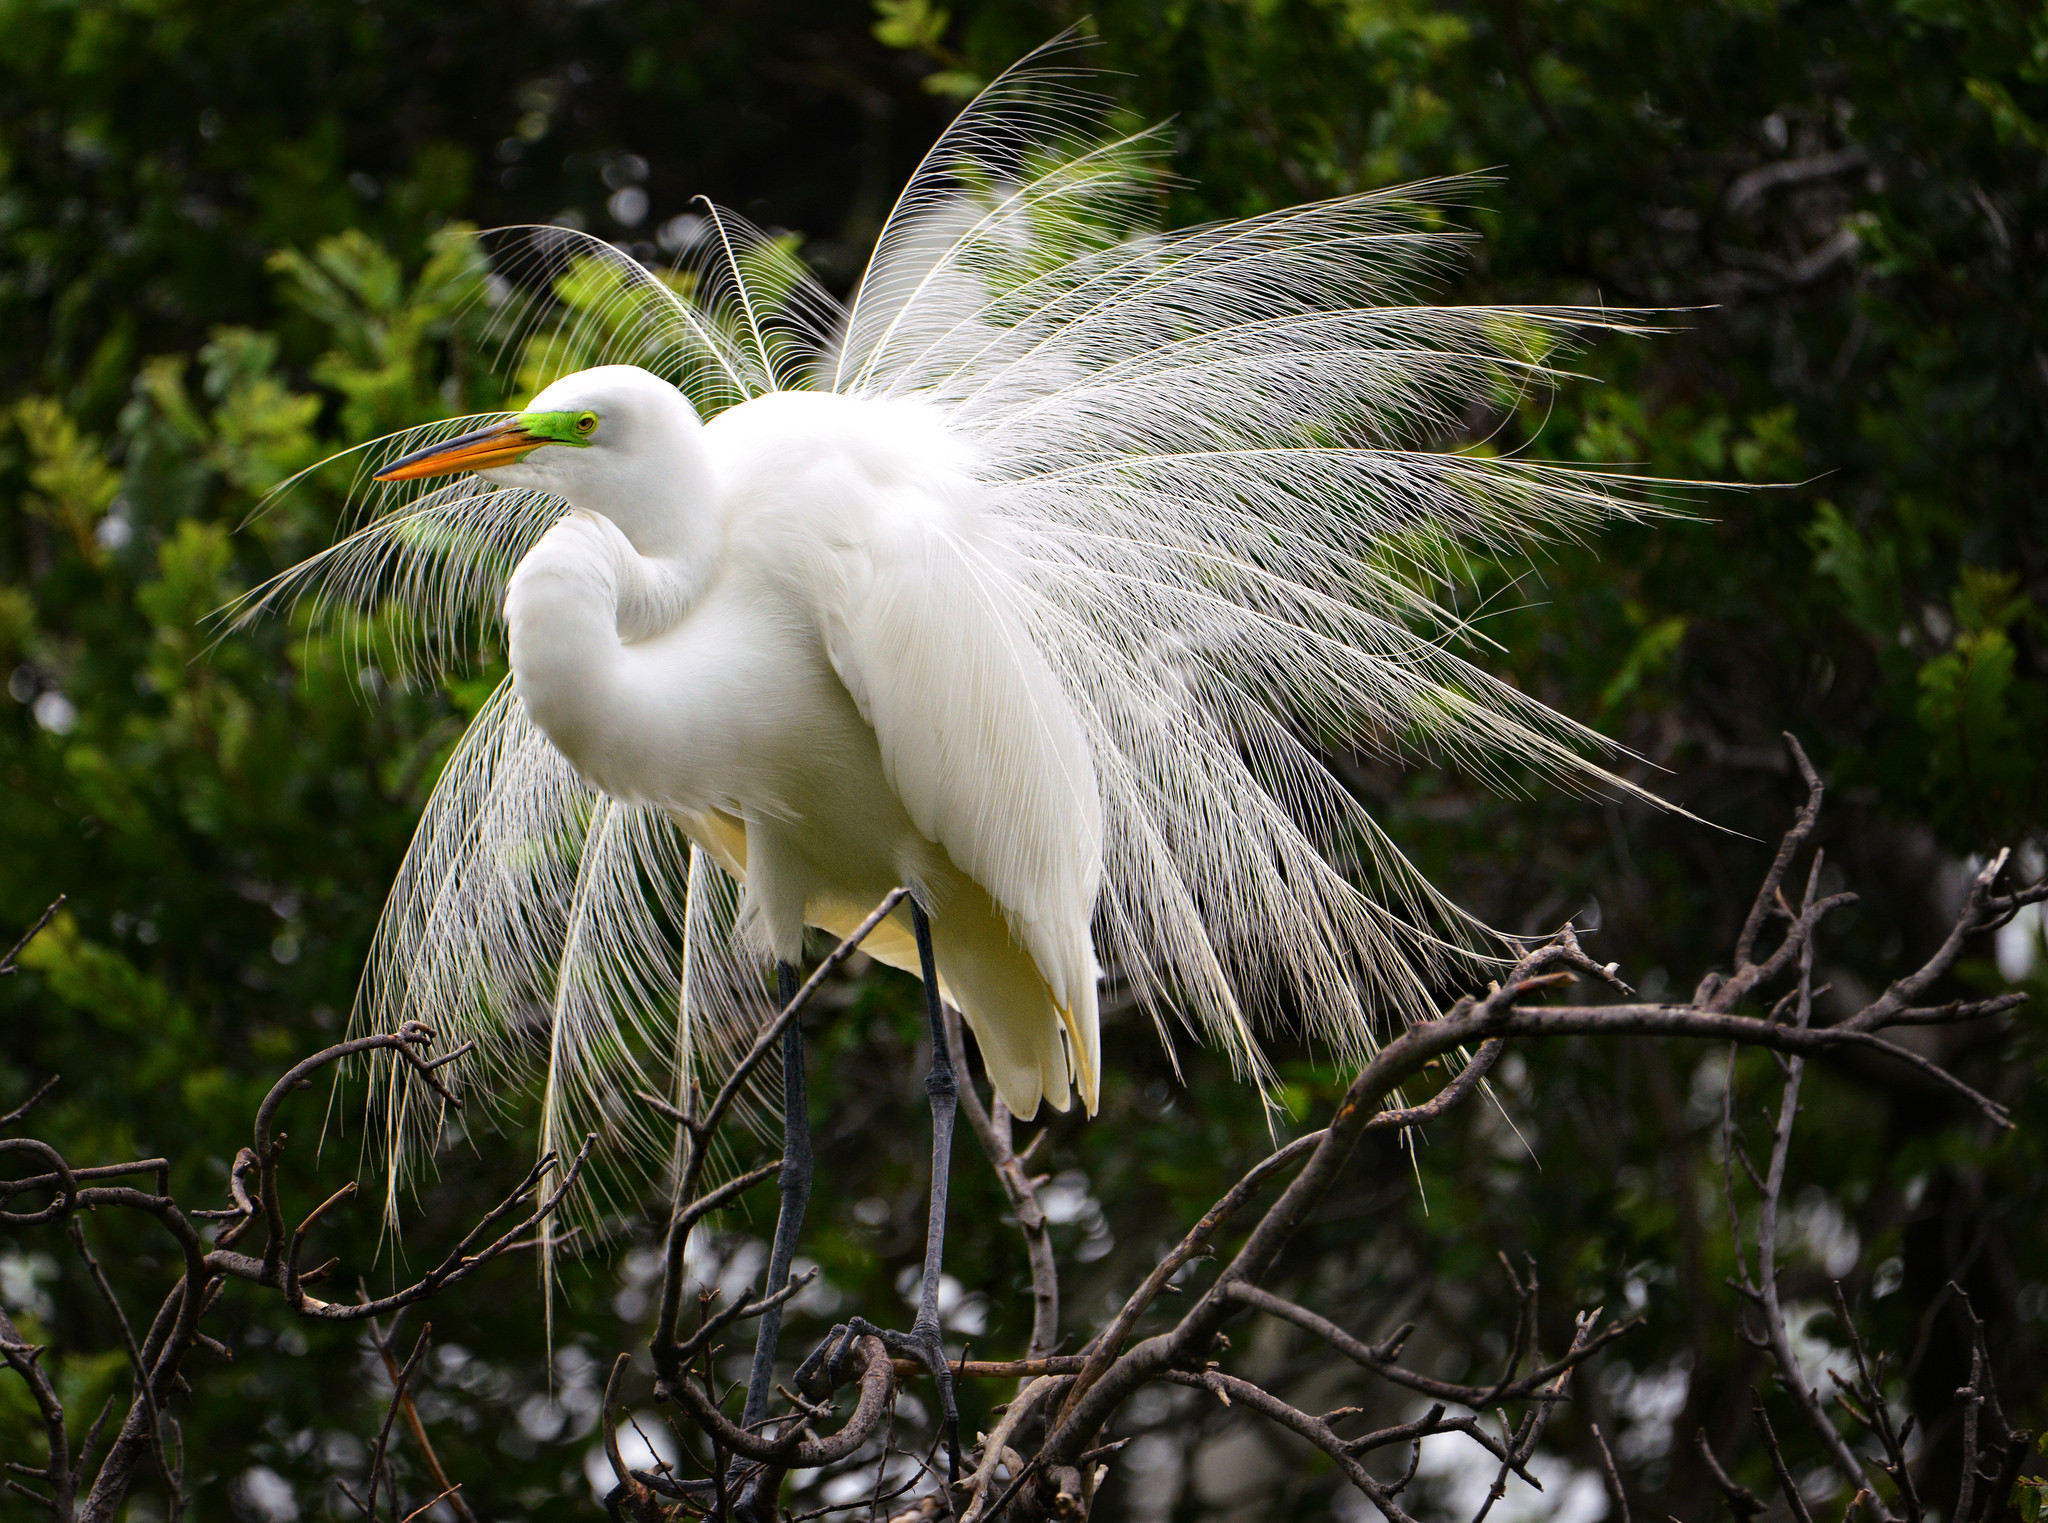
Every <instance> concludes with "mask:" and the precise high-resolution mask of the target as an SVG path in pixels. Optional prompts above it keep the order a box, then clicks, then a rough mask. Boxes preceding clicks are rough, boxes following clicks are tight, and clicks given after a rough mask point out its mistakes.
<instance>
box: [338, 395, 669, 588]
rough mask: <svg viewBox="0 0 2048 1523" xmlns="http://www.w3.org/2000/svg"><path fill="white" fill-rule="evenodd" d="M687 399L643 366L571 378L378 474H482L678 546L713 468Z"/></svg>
mask: <svg viewBox="0 0 2048 1523" xmlns="http://www.w3.org/2000/svg"><path fill="white" fill-rule="evenodd" d="M702 428H703V425H702V423H701V422H700V421H699V419H698V417H697V410H696V409H695V408H694V407H692V406H691V405H690V402H689V399H688V398H687V397H685V396H684V395H683V394H682V393H681V392H680V391H678V390H676V388H675V387H673V386H671V385H670V384H669V383H668V382H667V381H664V380H663V379H661V377H660V376H657V375H655V374H654V373H653V372H651V371H647V370H642V369H641V368H640V367H639V366H638V365H599V366H597V367H596V368H595V369H591V370H579V371H577V372H576V373H575V374H574V375H566V376H563V377H562V379H560V380H559V381H556V382H555V383H554V384H553V385H551V386H548V387H546V388H545V389H544V390H542V391H540V392H539V393H537V394H536V395H535V396H534V398H533V400H532V401H530V402H528V403H527V404H526V408H525V410H524V411H522V412H518V413H515V414H514V415H513V416H512V417H510V418H507V419H505V420H504V421H502V422H499V423H493V424H490V425H488V426H487V427H484V428H479V429H474V430H472V431H471V432H469V433H466V434H461V435H458V436H457V437H455V438H453V439H448V440H445V441H443V442H442V443H440V444H436V445H433V446H432V447H430V448H428V449H423V450H419V451H416V452H415V453H413V454H410V455H407V456H405V457H404V458H403V459H401V460H395V461H393V462H392V463H391V464H390V465H388V466H386V467H385V468H384V469H383V470H381V471H379V472H378V473H377V479H378V480H379V481H417V480H421V479H423V478H425V477H430V476H448V475H453V474H455V473H456V472H458V471H474V472H475V473H476V474H477V475H479V476H481V477H483V478H484V480H486V481H489V482H492V483H494V484H496V485H498V486H507V487H530V488H534V489H537V490H539V491H543V492H551V493H553V494H554V495H555V496H557V497H562V498H565V499H567V500H568V502H569V504H570V506H572V507H576V508H580V509H582V510H584V511H585V512H589V513H601V514H603V515H604V516H605V517H606V518H609V519H610V520H611V521H612V522H613V523H615V524H617V525H618V526H619V528H620V529H622V530H623V531H624V532H625V535H626V537H627V538H628V539H630V540H631V541H632V542H633V543H634V545H635V546H636V547H637V548H638V549H639V550H640V551H641V553H643V554H647V555H663V554H668V553H670V552H671V551H672V550H673V549H674V547H675V543H676V541H677V540H678V538H679V533H680V531H681V529H682V528H683V525H682V523H681V522H680V519H681V518H682V517H683V516H684V515H687V514H689V513H690V511H691V510H692V509H693V508H696V507H699V506H700V505H701V504H702V499H703V497H704V496H706V495H707V494H708V492H709V490H710V468H709V465H708V462H707V461H706V459H705V456H704V449H703V444H702V441H701V439H700V437H699V436H700V434H701V432H702Z"/></svg>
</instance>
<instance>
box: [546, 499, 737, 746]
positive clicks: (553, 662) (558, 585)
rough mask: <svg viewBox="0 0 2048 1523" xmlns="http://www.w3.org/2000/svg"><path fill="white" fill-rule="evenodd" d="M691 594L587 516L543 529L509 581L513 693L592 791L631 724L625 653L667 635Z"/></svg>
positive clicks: (671, 565)
mask: <svg viewBox="0 0 2048 1523" xmlns="http://www.w3.org/2000/svg"><path fill="white" fill-rule="evenodd" d="M682 564H685V565H686V564H687V563H682ZM700 564H707V563H701V562H700ZM695 591H696V588H695V585H693V580H686V576H685V574H683V573H682V572H681V571H680V570H679V563H677V562H671V561H663V560H656V559H653V558H651V557H648V556H645V555H642V554H641V553H640V552H639V550H637V549H636V548H635V547H634V545H633V544H632V543H631V542H630V541H629V540H628V539H627V538H626V536H625V533H624V532H623V531H622V530H621V529H620V528H619V527H618V526H617V525H615V524H613V523H612V522H610V521H609V520H607V519H604V518H599V517H598V516H596V515H595V514H592V513H585V512H575V513H571V514H569V515H568V516H567V517H566V518H564V519H563V520H562V521H561V522H560V523H558V524H556V525H555V526H554V527H553V528H551V529H549V530H548V532H547V533H546V534H544V535H542V536H541V538H540V541H539V543H537V544H536V545H535V546H534V547H533V549H532V550H530V551H528V552H527V554H526V557H525V559H523V560H522V561H520V563H519V568H518V570H516V571H515V572H513V574H512V581H511V584H510V586H509V587H508V588H507V589H506V593H505V624H506V633H507V636H508V644H509V646H510V655H511V658H512V680H513V687H514V690H515V691H516V692H517V693H518V694H519V697H520V699H521V701H523V702H524V703H525V704H526V708H527V712H528V713H529V714H531V715H532V716H533V719H534V722H535V723H536V724H538V725H539V726H540V727H541V729H542V730H544V731H545V732H546V733H547V736H548V738H549V739H550V740H552V741H554V743H555V744H556V745H557V746H558V747H559V748H560V749H561V750H562V752H563V754H565V755H566V756H567V757H568V758H569V760H570V761H571V762H573V763H574V764H575V765H576V766H577V768H578V769H579V770H580V771H582V772H583V773H584V775H585V776H587V777H589V778H590V779H591V780H592V781H593V782H596V783H597V784H598V785H599V786H600V787H603V786H605V777H604V774H605V773H606V771H607V770H608V769H607V768H606V766H605V760H606V758H607V757H608V756H609V755H610V753H611V752H612V749H613V747H614V744H615V740H616V735H617V731H618V729H619V726H620V725H621V723H622V722H625V721H627V720H629V719H630V716H629V715H626V714H624V713H622V712H621V710H622V706H624V705H625V704H626V703H627V701H628V700H629V699H630V698H631V697H632V696H633V695H632V694H631V693H629V692H626V691H624V690H623V689H622V687H621V685H620V681H619V677H618V667H619V661H620V657H621V654H622V652H623V650H624V647H625V646H626V644H628V643H629V642H632V641H637V640H642V639H646V638H648V637H649V636H651V635H655V634H659V633H660V632H662V631H663V630H666V629H669V628H672V627H673V626H674V625H675V624H676V623H678V622H679V621H680V620H681V619H682V617H683V616H684V614H685V613H687V612H688V610H689V606H690V603H691V601H692V598H693V597H694V594H695Z"/></svg>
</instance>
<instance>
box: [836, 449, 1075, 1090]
mask: <svg viewBox="0 0 2048 1523" xmlns="http://www.w3.org/2000/svg"><path fill="white" fill-rule="evenodd" d="M920 458H923V457H922V456H920ZM973 495H974V489H973V487H972V484H971V483H970V482H967V481H964V480H963V481H958V482H954V483H951V484H950V489H949V488H948V487H946V486H941V485H938V484H935V483H933V482H932V481H930V480H923V481H918V482H916V483H914V484H902V485H899V486H896V487H894V488H891V489H887V490H881V491H877V492H874V493H872V494H869V499H868V500H867V501H866V502H865V503H864V504H863V509H864V510H863V511H862V512H861V513H860V514H859V515H858V518H857V521H856V523H857V527H856V529H855V531H854V532H849V533H845V534H842V535H838V536H833V537H832V539H831V541H830V542H829V543H827V544H825V545H824V547H823V548H822V549H820V550H819V552H818V553H817V555H816V558H815V564H814V567H813V572H812V575H811V576H810V577H809V578H808V582H809V587H808V589H807V590H808V591H809V594H810V598H811V602H812V606H813V611H814V614H815V616H816V618H817V622H818V627H819V628H820V630H821V631H822V633H823V635H824V640H825V645H826V649H827V652H828V653H829V655H830V657H831V661H832V665H833V669H834V670H835V671H836V672H837V673H838V674H839V678H840V680H841V681H842V682H844V683H845V684H846V687H847V690H848V691H849V692H850V693H851V694H852V695H853V698H854V701H855V703H857V704H858V705H859V706H860V710H861V713H862V714H863V715H864V716H865V717H866V719H867V721H868V723H869V724H870V725H872V726H873V727H874V731H875V737H876V740H877V741H878V742H879V744H880V747H881V753H882V765H883V769H884V772H885V774H886V776H887V778H888V781H889V784H890V786H891V787H892V788H893V789H894V790H895V793H896V796H897V797H898V798H899V799H900V800H901V801H902V803H903V806H904V809H905V810H906V812H907V813H908V814H909V816H910V819H911V822H912V823H913V824H914V825H916V826H917V828H918V830H919V831H921V832H922V833H923V834H924V835H925V836H927V837H928V838H929V839H931V840H933V841H936V842H937V843H938V844H939V845H941V846H943V847H944V848H945V849H946V852H947V854H948V855H949V856H951V857H952V859H953V862H954V864H955V865H956V866H958V867H959V868H960V870H961V871H963V872H965V873H966V874H967V875H968V876H969V877H970V878H972V879H973V880H974V881H975V882H976V883H977V884H979V885H980V886H981V888H982V889H983V890H984V891H986V893H987V894H988V895H989V897H990V898H991V899H992V900H993V901H994V902H995V905H996V906H997V908H998V909H999V910H1000V912H1001V914H1002V917H1003V919H1004V920H1005V921H1006V922H1007V923H1008V926H1009V929H1010V933H1011V935H1012V936H1013V937H1014V938H1015V940H1016V942H1017V943H1018V944H1019V945H1020V946H1022V947H1023V948H1024V949H1025V950H1026V951H1027V952H1029V954H1030V955H1031V958H1032V961H1033V962H1034V963H1036V964H1037V967H1038V971H1039V975H1040V976H1041V977H1042V978H1043V980H1044V982H1045V985H1046V989H1047V992H1048V993H1049V994H1050V996H1051V998H1052V1002H1053V1004H1054V1005H1055V1006H1056V1007H1057V1008H1058V1009H1059V1010H1060V1012H1061V1013H1062V1016H1063V1017H1064V1018H1065V1019H1066V1020H1067V1021H1068V1023H1069V1035H1070V1036H1071V1037H1072V1038H1073V1040H1074V1043H1075V1047H1076V1053H1075V1061H1076V1063H1077V1066H1078V1067H1080V1069H1081V1070H1082V1072H1081V1079H1082V1088H1083V1093H1084V1096H1086V1097H1087V1098H1088V1099H1089V1100H1090V1103H1091V1105H1092V1103H1093V1096H1094V1093H1095V1077H1096V1067H1097V1064H1096V1047H1097V1042H1096V1033H1095V1031H1094V1003H1095V1002H1094V998H1093V994H1094V982H1095V977H1096V968H1095V960H1094V953H1093V949H1092V945H1091V942H1090V938H1089V926H1090V920H1091V916H1092V914H1093V911H1094V905H1095V898H1096V892H1097V890H1098V888H1099V887H1100V884H1101V877H1102V811H1101V803H1100V800H1099V797H1098V794H1097V789H1096V779H1095V767H1094V762H1093V759H1092V757H1091V755H1090V751H1089V747H1088V742H1087V737H1086V735H1085V733H1084V731H1083V729H1082V727H1081V724H1080V722H1079V719H1078V717H1077V716H1076V715H1075V713H1074V711H1073V708H1072V706H1071V704H1070V703H1069V702H1068V699H1067V695H1066V692H1065V690H1064V689H1063V688H1062V686H1061V684H1060V682H1059V680H1058V678H1057V677H1056V676H1055V675H1054V673H1053V671H1052V669H1051V667H1050V666H1049V665H1048V664H1047V662H1046V660H1045V658H1044V656H1043V655H1042V654H1041V652H1040V650H1039V648H1038V646H1037V644H1036V642H1035V641H1034V640H1033V638H1032V633H1031V630H1030V628H1029V625H1028V623H1027V621H1026V619H1025V618H1024V616H1023V614H1022V611H1021V609H1020V606H1019V602H1018V598H1019V591H1020V584H1019V582H1018V566H1017V563H1016V558H1015V556H1014V554H1013V553H1012V552H1011V551H1010V550H1009V548H1008V546H1007V545H1006V544H1005V543H1004V542H1003V540H1002V539H1001V538H999V537H998V536H996V535H994V534H992V533H991V532H990V531H989V526H988V525H987V524H986V523H985V522H984V521H983V519H982V517H981V515H980V513H979V511H978V509H977V508H976V506H975V504H974V501H973Z"/></svg>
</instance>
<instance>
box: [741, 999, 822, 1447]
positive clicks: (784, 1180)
mask: <svg viewBox="0 0 2048 1523" xmlns="http://www.w3.org/2000/svg"><path fill="white" fill-rule="evenodd" d="M796 988H797V983H796V969H794V968H792V967H791V966H790V965H789V964H788V963H786V962H779V963H777V964H776V965H775V998H776V1004H777V1007H778V1008H786V1007H787V1006H788V1004H789V1002H790V1001H791V1000H793V999H795V998H796ZM776 1182H777V1184H779V1185H780V1186H781V1190H782V1208H781V1210H780V1211H779V1212H777V1213H776V1217H775V1245H774V1247H773V1248H772V1249H770V1250H769V1254H768V1278H767V1279H766V1280H765V1281H763V1282H762V1287H761V1292H762V1294H763V1295H771V1296H772V1295H773V1294H775V1292H776V1291H778V1290H780V1289H782V1287H783V1286H785V1285H787V1284H788V1283H789V1263H790V1260H791V1259H792V1258H794V1257H795V1256H796V1240H797V1234H798V1233H799V1232H801V1231H802V1230H803V1225H804V1208H805V1207H806V1206H807V1205H809V1204H810V1199H811V1112H810V1101H809V1099H808V1097H807V1096H806V1095H805V1093H804V1033H803V1022H802V1020H801V1019H799V1020H794V1021H791V1022H790V1023H789V1027H788V1029H787V1030H785V1031H784V1032H783V1033H782V1169H781V1172H780V1173H779V1174H777V1176H776ZM781 1341H782V1308H781V1307H780V1306H771V1307H769V1308H768V1310H766V1311H765V1312H763V1313H761V1326H760V1330H759V1331H758V1332H757V1333H756V1334H755V1336H754V1370H753V1374H752V1376H751V1378H749V1379H748V1381H747V1406H746V1411H745V1413H744V1414H743V1415H742V1416H741V1418H740V1422H741V1424H742V1425H743V1426H752V1425H753V1424H754V1423H757V1422H759V1421H760V1420H761V1419H762V1418H764V1417H766V1416H767V1415H768V1393H769V1392H770V1391H771V1390H773V1389H774V1386H775V1350H776V1346H777V1345H778V1344H779V1343H780V1342H781Z"/></svg>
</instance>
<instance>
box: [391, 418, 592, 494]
mask: <svg viewBox="0 0 2048 1523" xmlns="http://www.w3.org/2000/svg"><path fill="white" fill-rule="evenodd" d="M551 442H552V441H550V440H547V439H543V438H540V437H538V436H536V435H534V434H531V433H528V432H527V431H526V428H525V426H524V425H523V424H522V423H520V421H519V420H518V419H517V418H512V419H509V420H507V421H506V422H503V423H493V424H491V425H490V426H489V427H487V428H479V429H475V430H473V431H472V432H470V433H466V434H458V435H456V436H455V437H454V438H453V439H449V440H446V441H444V442H443V443H440V444H436V445H431V446H429V447H428V448H426V449H423V450H415V451H414V452H413V453H412V454H410V455H407V456H406V457H405V458H403V459H402V460H394V461H392V462H391V464H389V465H387V466H385V467H384V469H383V470H381V471H379V472H378V473H377V480H379V481H421V480H424V479H425V478H427V477H429V476H452V475H453V474H454V473H455V472H457V471H487V470H489V469H491V467H493V466H497V465H510V464H512V462H513V461H515V460H521V459H524V458H525V457H526V456H527V455H528V454H530V453H531V452H532V451H534V450H536V449H539V448H540V447H541V446H542V445H543V444H548V443H551Z"/></svg>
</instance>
